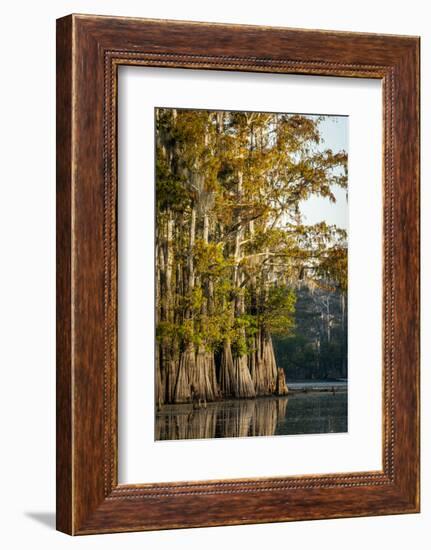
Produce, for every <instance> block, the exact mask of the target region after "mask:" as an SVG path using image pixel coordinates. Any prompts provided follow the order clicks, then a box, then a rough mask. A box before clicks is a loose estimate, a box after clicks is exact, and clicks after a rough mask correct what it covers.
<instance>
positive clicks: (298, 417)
mask: <svg viewBox="0 0 431 550" xmlns="http://www.w3.org/2000/svg"><path fill="white" fill-rule="evenodd" d="M346 431H347V391H346V390H345V389H344V388H337V391H335V392H332V391H329V392H322V391H309V392H307V393H291V394H290V395H289V396H288V397H262V398H257V399H243V400H231V401H219V402H216V403H208V404H207V405H206V407H201V408H193V406H192V405H166V406H165V407H162V409H161V410H160V411H158V412H157V414H156V440H170V439H175V440H178V439H208V438H219V437H251V436H265V435H266V436H271V435H294V434H318V433H340V432H346Z"/></svg>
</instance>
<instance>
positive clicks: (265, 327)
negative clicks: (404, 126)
mask: <svg viewBox="0 0 431 550" xmlns="http://www.w3.org/2000/svg"><path fill="white" fill-rule="evenodd" d="M155 155H156V174H155V185H156V216H155V224H156V228H155V323H156V342H155V346H156V366H155V370H156V372H155V408H156V410H155V439H156V440H179V439H207V438H222V437H250V436H275V435H293V434H316V433H337V432H346V431H347V420H348V418H347V381H348V364H347V346H348V342H347V315H348V312H347V293H348V277H347V256H348V219H347V218H348V208H347V204H348V203H347V192H348V171H347V162H348V117H347V116H341V115H321V114H294V113H269V112H242V111H223V110H198V109H179V108H156V109H155Z"/></svg>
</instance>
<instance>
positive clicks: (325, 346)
mask: <svg viewBox="0 0 431 550" xmlns="http://www.w3.org/2000/svg"><path fill="white" fill-rule="evenodd" d="M273 344H274V351H275V357H276V361H277V365H278V366H279V367H282V368H283V369H284V371H285V374H286V378H287V379H288V380H307V379H310V380H325V379H333V378H347V299H346V293H345V292H342V291H340V290H332V291H329V290H325V289H320V288H319V289H310V288H308V287H303V288H300V289H298V290H297V291H296V308H295V329H294V331H293V332H291V333H290V334H288V335H286V336H282V335H277V336H273Z"/></svg>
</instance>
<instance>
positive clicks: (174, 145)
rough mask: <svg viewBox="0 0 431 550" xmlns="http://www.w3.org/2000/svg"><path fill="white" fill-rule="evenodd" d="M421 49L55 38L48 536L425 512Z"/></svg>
mask: <svg viewBox="0 0 431 550" xmlns="http://www.w3.org/2000/svg"><path fill="white" fill-rule="evenodd" d="M418 430H419V38H417V37H410V36H392V35H391V36H389V35H377V34H357V33H343V32H332V31H314V30H313V31H311V30H297V29H288V28H270V27H256V26H239V25H225V24H214V23H192V22H181V21H158V20H147V19H131V18H117V17H99V16H90V15H70V16H67V17H64V18H62V19H59V20H58V21H57V528H58V529H59V530H60V531H63V532H65V533H68V534H72V535H79V534H91V533H105V532H119V531H139V530H150V529H169V528H178V527H199V526H200V527H202V526H215V525H233V524H244V523H263V522H275V521H291V520H306V519H319V518H339V517H348V516H369V515H383V514H400V513H414V512H418V511H419V432H418Z"/></svg>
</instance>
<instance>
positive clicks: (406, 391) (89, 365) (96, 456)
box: [57, 15, 419, 534]
mask: <svg viewBox="0 0 431 550" xmlns="http://www.w3.org/2000/svg"><path fill="white" fill-rule="evenodd" d="M124 64H127V65H142V66H156V67H160V66H163V67H182V68H193V69H197V70H198V69H204V68H205V69H218V70H229V71H259V72H267V73H274V72H277V73H295V74H314V75H326V76H328V75H329V76H334V77H336V76H350V77H355V78H377V79H381V80H382V83H383V102H384V109H383V110H384V121H383V124H384V176H383V181H384V184H383V188H384V189H383V190H384V265H383V285H384V304H383V327H384V329H383V330H384V334H383V357H384V361H383V362H384V365H383V372H384V383H383V388H384V389H383V403H384V411H383V418H384V426H383V442H382V452H383V470H382V471H373V472H356V473H355V472H352V473H346V474H335V475H330V474H328V475H311V476H293V477H286V478H284V479H280V478H276V479H272V478H260V479H237V480H214V481H208V482H186V483H157V484H154V483H153V484H145V485H133V486H131V485H119V484H118V480H117V387H116V381H117V363H116V361H117V356H116V338H117V324H116V318H117V317H116V314H117V289H116V274H117V265H116V262H117V254H116V197H117V182H116V147H117V143H116V101H117V99H116V90H117V68H118V66H119V65H124ZM57 216H58V217H57V308H58V309H57V528H58V529H59V530H60V531H64V532H66V533H69V534H87V533H102V532H114V531H136V530H147V529H166V528H174V527H197V526H210V525H228V524H240V523H260V522H274V521H289V520H298V519H301V520H303V519H317V518H337V517H345V516H366V515H378V514H398V513H411V512H418V511H419V433H418V430H419V38H417V37H406V36H389V35H386V36H384V35H376V34H355V33H342V32H330V31H329V32H326V31H307V30H296V29H286V28H270V27H266V28H264V27H255V26H238V25H223V24H208V23H191V22H181V21H157V20H145V19H129V18H116V17H97V16H87V15H70V16H67V17H64V18H62V19H59V20H58V21H57Z"/></svg>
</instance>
